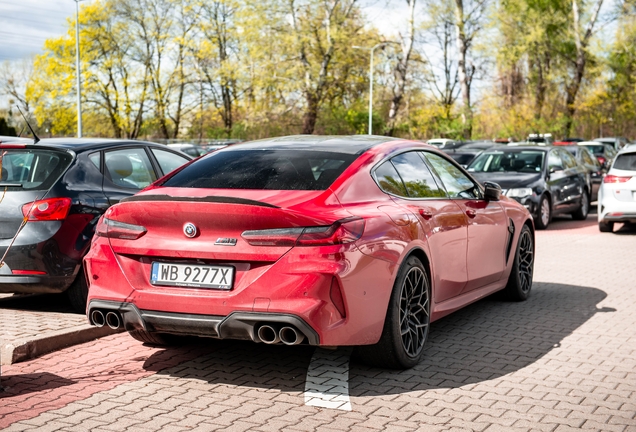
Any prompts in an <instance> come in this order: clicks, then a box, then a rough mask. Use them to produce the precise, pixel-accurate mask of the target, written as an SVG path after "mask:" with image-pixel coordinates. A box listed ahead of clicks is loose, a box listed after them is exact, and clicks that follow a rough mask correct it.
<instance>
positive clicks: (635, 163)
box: [612, 153, 636, 171]
mask: <svg viewBox="0 0 636 432" xmlns="http://www.w3.org/2000/svg"><path fill="white" fill-rule="evenodd" d="M612 168H615V169H619V170H626V171H636V153H624V154H621V155H618V156H617V157H616V161H615V162H614V166H613V167H612Z"/></svg>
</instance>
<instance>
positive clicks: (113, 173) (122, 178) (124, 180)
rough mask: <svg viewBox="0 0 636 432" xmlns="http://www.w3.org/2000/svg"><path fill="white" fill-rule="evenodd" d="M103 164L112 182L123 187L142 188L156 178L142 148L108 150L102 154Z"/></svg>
mask: <svg viewBox="0 0 636 432" xmlns="http://www.w3.org/2000/svg"><path fill="white" fill-rule="evenodd" d="M104 165H105V170H106V171H108V174H110V178H111V180H112V181H113V183H115V184H116V185H117V186H121V187H124V188H128V189H143V188H145V187H146V186H148V185H149V184H150V183H152V182H153V181H155V180H157V176H156V175H155V172H154V170H153V169H152V165H151V164H150V160H149V159H148V155H147V154H146V152H145V151H144V149H142V148H128V149H123V150H113V151H109V152H107V153H105V154H104Z"/></svg>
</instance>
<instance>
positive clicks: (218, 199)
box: [120, 195, 280, 208]
mask: <svg viewBox="0 0 636 432" xmlns="http://www.w3.org/2000/svg"><path fill="white" fill-rule="evenodd" d="M135 201H189V202H209V203H219V204H244V205H252V206H259V207H270V208H280V207H279V206H275V205H273V204H268V203H265V202H262V201H256V200H251V199H246V198H236V197H226V196H206V197H176V196H171V195H134V196H131V197H127V198H124V199H122V200H121V201H120V202H122V203H123V202H135Z"/></svg>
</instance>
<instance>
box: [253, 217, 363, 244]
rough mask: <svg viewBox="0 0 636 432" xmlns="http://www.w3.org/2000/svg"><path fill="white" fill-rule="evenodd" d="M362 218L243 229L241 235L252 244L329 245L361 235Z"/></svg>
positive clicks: (341, 242)
mask: <svg viewBox="0 0 636 432" xmlns="http://www.w3.org/2000/svg"><path fill="white" fill-rule="evenodd" d="M363 232H364V219H362V218H359V217H351V218H347V219H341V220H339V221H336V222H334V223H333V224H331V225H327V226H319V227H298V228H280V229H268V230H256V231H244V232H243V234H241V237H243V239H245V241H247V242H248V243H249V244H251V245H253V246H330V245H337V244H345V243H351V242H354V241H356V240H357V239H359V238H360V237H362V233H363Z"/></svg>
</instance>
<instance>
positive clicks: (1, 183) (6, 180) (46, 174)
mask: <svg viewBox="0 0 636 432" xmlns="http://www.w3.org/2000/svg"><path fill="white" fill-rule="evenodd" d="M72 160H73V157H72V156H71V155H70V154H69V153H66V152H60V151H55V150H49V149H41V150H40V149H8V150H3V149H1V148H0V168H1V169H0V172H1V175H0V188H3V189H4V188H7V190H48V189H49V188H50V187H51V186H53V183H54V182H55V181H56V180H57V179H58V178H59V177H60V176H61V175H62V174H63V173H64V171H66V169H67V168H68V166H69V165H70V163H71V161H72Z"/></svg>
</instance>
